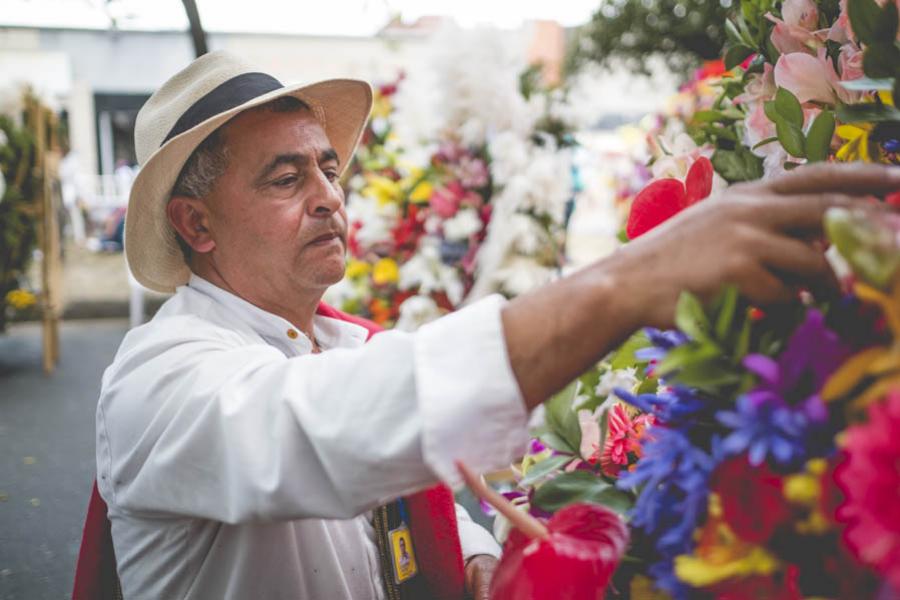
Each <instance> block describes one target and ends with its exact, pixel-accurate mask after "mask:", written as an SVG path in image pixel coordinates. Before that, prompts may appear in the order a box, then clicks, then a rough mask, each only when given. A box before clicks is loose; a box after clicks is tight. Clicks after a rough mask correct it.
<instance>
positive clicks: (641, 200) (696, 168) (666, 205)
mask: <svg viewBox="0 0 900 600" xmlns="http://www.w3.org/2000/svg"><path fill="white" fill-rule="evenodd" d="M713 175H714V171H713V166H712V163H711V162H710V161H709V159H708V158H706V157H705V156H701V157H700V158H698V159H697V160H695V161H694V164H692V165H691V168H690V169H689V170H688V174H687V177H686V178H685V181H684V183H682V182H681V181H679V180H677V179H671V178H667V179H657V180H656V181H654V182H651V183H650V184H649V185H647V187H645V188H644V189H642V190H641V191H640V192H639V193H638V195H637V196H636V197H635V198H634V202H632V203H631V212H630V213H629V214H628V224H627V225H626V227H625V232H626V233H627V234H628V239H631V240H633V239H635V238H636V237H639V236H641V235H644V234H645V233H647V232H648V231H650V230H651V229H653V228H654V227H656V226H657V225H659V224H661V223H664V222H665V221H667V220H669V219H671V218H672V217H674V216H675V215H677V214H678V213H680V212H681V211H682V210H684V209H685V208H687V207H688V206H690V205H691V204H695V203H697V202H699V201H700V200H703V199H704V198H706V197H708V196H709V195H710V193H711V192H712V183H713Z"/></svg>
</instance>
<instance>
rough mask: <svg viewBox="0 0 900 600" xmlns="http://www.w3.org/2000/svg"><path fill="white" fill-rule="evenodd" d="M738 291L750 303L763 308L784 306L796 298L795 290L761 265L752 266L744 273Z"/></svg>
mask: <svg viewBox="0 0 900 600" xmlns="http://www.w3.org/2000/svg"><path fill="white" fill-rule="evenodd" d="M738 289H740V291H741V293H742V294H743V295H744V296H746V297H747V298H748V299H749V300H750V302H752V303H754V304H760V305H763V306H765V305H769V304H786V303H788V302H790V301H792V300H794V299H796V297H797V289H796V288H794V287H793V286H790V285H786V284H785V283H784V282H783V281H782V280H781V279H779V278H778V277H776V276H775V275H773V274H772V273H771V272H770V271H769V270H768V269H766V268H765V267H763V266H761V265H754V266H752V267H749V268H747V269H746V270H745V271H744V273H743V276H742V277H741V280H740V282H738Z"/></svg>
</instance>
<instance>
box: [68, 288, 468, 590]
mask: <svg viewBox="0 0 900 600" xmlns="http://www.w3.org/2000/svg"><path fill="white" fill-rule="evenodd" d="M316 313H317V314H319V315H321V316H323V317H330V318H332V319H339V320H341V321H348V322H350V323H355V324H357V325H361V326H362V327H365V328H366V329H368V330H369V339H371V338H372V336H373V335H375V334H376V333H378V332H379V331H382V330H383V329H382V328H381V327H379V326H378V325H376V324H375V323H373V322H372V321H368V320H366V319H362V318H360V317H355V316H352V315H348V314H346V313H343V312H341V311H339V310H336V309H334V308H332V307H330V306H328V305H327V304H325V303H324V302H323V303H321V304H320V305H319V308H318V310H317V311H316ZM406 501H407V507H408V509H409V520H410V528H411V530H412V531H411V533H412V538H413V547H414V548H415V549H416V555H417V558H418V562H419V569H420V573H421V574H422V577H423V578H424V580H425V583H426V585H427V586H428V589H429V596H428V597H429V598H433V599H434V600H459V599H460V598H463V597H464V596H465V576H464V573H463V557H462V549H461V548H460V545H459V530H458V528H457V525H456V507H455V505H454V501H453V493H452V492H451V491H450V488H448V487H447V486H445V485H437V486H435V487H433V488H430V489H428V490H425V491H422V492H419V493H417V494H413V495H411V496H408V497H407V498H406ZM106 512H107V507H106V503H105V502H104V501H103V498H101V497H100V493H99V492H98V491H97V482H96V481H95V482H94V488H93V491H92V492H91V500H90V502H89V503H88V511H87V517H86V518H85V521H84V533H83V535H82V538H81V549H80V550H79V552H78V563H77V565H76V567H75V585H74V589H73V590H72V600H98V599H106V598H113V597H114V595H115V585H116V559H115V554H114V553H113V544H112V535H111V533H110V525H109V519H107V515H106Z"/></svg>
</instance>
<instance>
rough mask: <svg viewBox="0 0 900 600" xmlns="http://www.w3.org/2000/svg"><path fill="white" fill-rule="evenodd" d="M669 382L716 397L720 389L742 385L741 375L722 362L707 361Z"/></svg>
mask: <svg viewBox="0 0 900 600" xmlns="http://www.w3.org/2000/svg"><path fill="white" fill-rule="evenodd" d="M669 380H670V381H672V382H674V383H680V384H681V385H686V386H688V387H693V388H697V389H698V390H701V391H704V392H708V393H710V394H714V395H715V394H717V392H719V391H720V388H723V387H727V386H731V385H735V384H737V383H740V381H741V375H740V373H739V372H738V371H736V370H734V369H733V368H729V366H728V365H726V364H723V363H722V362H721V361H707V362H703V363H698V364H696V365H690V366H688V367H685V368H683V369H681V370H680V371H678V372H677V373H675V374H674V375H672V376H671V377H670V378H669Z"/></svg>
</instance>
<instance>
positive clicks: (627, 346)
mask: <svg viewBox="0 0 900 600" xmlns="http://www.w3.org/2000/svg"><path fill="white" fill-rule="evenodd" d="M650 345H651V344H650V339H649V338H648V337H647V333H646V332H645V331H644V330H643V329H642V330H640V331H638V332H637V333H635V334H634V335H632V336H631V337H630V338H628V339H627V340H625V343H624V344H622V345H621V346H619V349H618V350H616V353H615V355H614V356H613V357H612V359H611V360H610V363H609V366H610V368H611V369H627V368H628V367H633V366H635V364H638V363H640V362H641V361H639V360H638V359H637V357H636V356H635V352H637V351H638V350H641V349H642V348H649V347H650Z"/></svg>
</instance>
